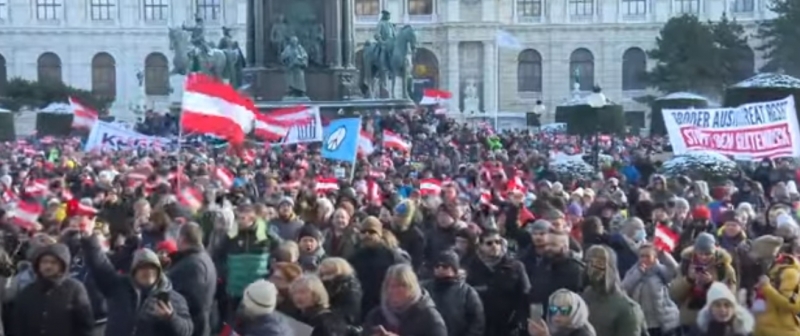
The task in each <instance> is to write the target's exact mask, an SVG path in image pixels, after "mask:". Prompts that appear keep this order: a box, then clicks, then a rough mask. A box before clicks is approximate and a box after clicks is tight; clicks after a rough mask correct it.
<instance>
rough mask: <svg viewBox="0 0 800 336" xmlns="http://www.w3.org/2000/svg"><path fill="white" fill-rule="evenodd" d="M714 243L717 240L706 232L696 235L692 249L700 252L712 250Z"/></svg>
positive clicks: (715, 243)
mask: <svg viewBox="0 0 800 336" xmlns="http://www.w3.org/2000/svg"><path fill="white" fill-rule="evenodd" d="M716 245H717V240H716V239H715V238H714V236H712V235H711V234H710V233H708V232H703V233H701V234H699V235H697V238H695V240H694V250H695V251H697V252H701V253H710V252H713V251H714V247H715V246H716Z"/></svg>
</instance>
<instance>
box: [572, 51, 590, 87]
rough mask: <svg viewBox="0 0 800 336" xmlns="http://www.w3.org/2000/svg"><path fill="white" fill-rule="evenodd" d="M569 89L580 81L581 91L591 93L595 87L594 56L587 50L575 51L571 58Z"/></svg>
mask: <svg viewBox="0 0 800 336" xmlns="http://www.w3.org/2000/svg"><path fill="white" fill-rule="evenodd" d="M569 78H570V80H569V87H570V90H572V86H573V83H575V81H576V80H577V81H578V84H580V87H579V88H580V90H581V91H591V90H592V88H593V87H594V84H595V83H594V55H592V52H591V51H589V50H588V49H586V48H580V49H575V51H573V52H572V55H570V56H569Z"/></svg>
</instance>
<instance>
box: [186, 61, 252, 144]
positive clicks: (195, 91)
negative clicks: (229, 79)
mask: <svg viewBox="0 0 800 336" xmlns="http://www.w3.org/2000/svg"><path fill="white" fill-rule="evenodd" d="M181 109H182V111H183V113H182V114H181V127H182V128H183V130H184V131H185V132H191V133H201V134H202V133H205V134H210V135H215V136H218V137H221V138H224V139H225V140H228V141H230V142H232V143H241V142H243V141H244V136H245V134H247V133H249V132H250V130H251V129H252V128H253V121H254V120H255V113H256V107H255V105H254V104H253V102H252V101H251V100H250V99H248V98H247V97H245V96H243V95H241V94H240V93H239V92H236V90H235V89H234V88H233V87H231V86H230V85H227V84H225V83H222V82H220V81H218V80H216V79H214V78H212V77H210V76H208V75H204V74H192V75H189V76H188V77H187V78H186V87H185V89H184V93H183V101H182V104H181Z"/></svg>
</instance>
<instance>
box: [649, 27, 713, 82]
mask: <svg viewBox="0 0 800 336" xmlns="http://www.w3.org/2000/svg"><path fill="white" fill-rule="evenodd" d="M647 54H648V56H649V58H650V59H652V60H654V61H655V62H656V65H655V67H654V68H653V69H652V70H651V71H649V72H648V74H647V79H648V82H649V83H650V86H652V87H654V88H656V89H658V90H660V91H662V92H680V91H690V92H696V93H700V94H704V95H709V96H719V94H720V93H721V91H722V86H721V84H720V81H719V77H720V76H719V74H720V72H721V71H720V63H719V62H718V61H717V60H718V59H719V50H718V48H717V47H716V44H715V39H714V34H713V32H712V29H711V27H709V26H708V25H706V24H704V23H702V22H700V21H699V20H698V19H697V17H696V16H694V15H688V14H684V15H682V16H678V17H674V18H672V19H670V20H669V21H667V23H666V24H665V25H664V27H663V28H661V32H660V35H659V36H658V37H657V38H656V48H655V49H652V50H649V51H648V52H647Z"/></svg>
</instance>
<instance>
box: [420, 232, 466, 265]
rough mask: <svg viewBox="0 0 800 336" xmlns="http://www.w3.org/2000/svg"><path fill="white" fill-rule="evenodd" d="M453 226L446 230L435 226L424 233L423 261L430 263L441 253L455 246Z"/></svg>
mask: <svg viewBox="0 0 800 336" xmlns="http://www.w3.org/2000/svg"><path fill="white" fill-rule="evenodd" d="M457 230H458V229H457V227H456V225H455V224H453V226H451V227H448V228H442V227H439V226H438V225H436V226H435V227H433V228H432V229H430V230H428V231H427V232H426V233H425V239H426V241H425V261H432V260H434V258H435V257H436V256H438V255H439V254H440V253H442V251H445V250H448V249H451V248H453V246H455V245H456V231H457Z"/></svg>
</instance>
